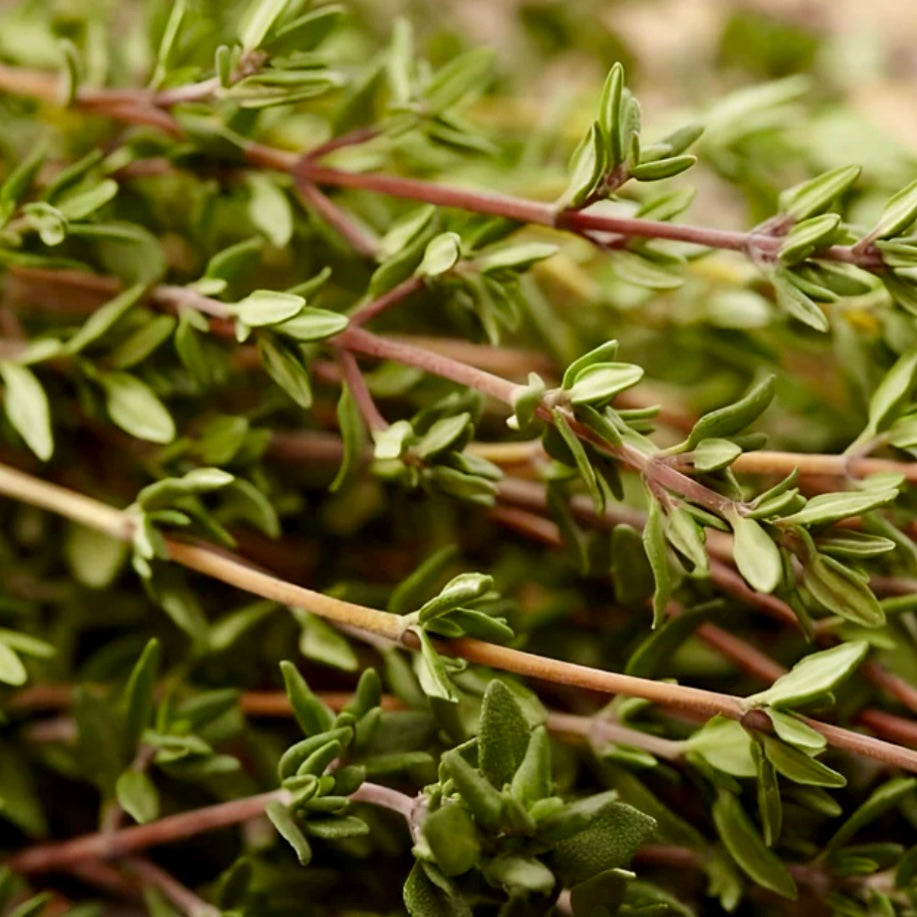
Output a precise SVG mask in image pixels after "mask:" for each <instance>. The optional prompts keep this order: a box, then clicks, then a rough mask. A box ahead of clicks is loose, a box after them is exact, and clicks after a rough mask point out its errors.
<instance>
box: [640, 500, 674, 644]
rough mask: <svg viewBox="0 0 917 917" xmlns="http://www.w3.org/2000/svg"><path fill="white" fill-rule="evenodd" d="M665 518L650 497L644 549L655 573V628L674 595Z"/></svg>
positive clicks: (644, 533)
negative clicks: (667, 549)
mask: <svg viewBox="0 0 917 917" xmlns="http://www.w3.org/2000/svg"><path fill="white" fill-rule="evenodd" d="M665 545H666V538H665V517H664V515H663V510H662V507H661V506H660V505H659V501H658V500H656V499H654V498H653V497H650V501H649V511H648V512H647V515H646V525H645V526H644V528H643V548H644V550H645V551H646V556H647V559H648V560H649V564H650V569H651V570H652V571H653V581H654V582H655V584H656V586H655V589H654V591H653V628H654V629H655V628H656V627H658V626H659V625H660V624H661V623H662V621H664V620H665V611H666V606H667V605H668V603H669V598H670V596H671V594H672V574H671V571H670V570H669V556H668V552H667V551H666V546H665Z"/></svg>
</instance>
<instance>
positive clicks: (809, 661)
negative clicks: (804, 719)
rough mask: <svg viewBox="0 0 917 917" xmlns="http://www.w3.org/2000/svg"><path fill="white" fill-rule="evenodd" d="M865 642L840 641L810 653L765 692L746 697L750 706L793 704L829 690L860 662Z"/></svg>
mask: <svg viewBox="0 0 917 917" xmlns="http://www.w3.org/2000/svg"><path fill="white" fill-rule="evenodd" d="M868 652H869V644H868V643H866V642H865V641H863V640H859V641H851V642H849V643H841V644H838V645H837V646H833V647H831V649H828V650H822V651H821V652H818V653H810V654H809V655H808V656H806V657H804V658H803V659H801V660H800V661H799V662H797V663H796V665H794V666H793V668H792V669H790V671H789V672H787V673H786V675H781V676H780V678H778V679H777V680H776V681H775V682H774V683H773V684H772V685H771V686H770V687H769V688H768V689H767V690H766V691H761V692H760V693H758V694H752V695H751V696H750V697H747V698H746V699H745V700H746V703H747V704H748V705H749V706H750V707H766V706H773V707H796V706H801V705H803V704H805V703H806V702H807V701H809V700H810V699H812V698H815V697H819V696H821V695H823V694H825V693H826V692H827V691H831V690H832V689H833V688H834V687H835V686H836V685H838V684H840V683H841V682H842V681H843V680H844V679H845V678H847V677H849V676H850V675H851V674H852V672H853V671H854V669H856V667H857V666H858V665H859V664H860V663H861V662H862V661H863V659H864V658H865V656H866V654H867V653H868Z"/></svg>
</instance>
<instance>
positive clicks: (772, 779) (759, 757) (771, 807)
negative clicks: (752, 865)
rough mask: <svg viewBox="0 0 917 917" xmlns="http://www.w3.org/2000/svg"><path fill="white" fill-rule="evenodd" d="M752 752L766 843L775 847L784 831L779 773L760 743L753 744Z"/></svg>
mask: <svg viewBox="0 0 917 917" xmlns="http://www.w3.org/2000/svg"><path fill="white" fill-rule="evenodd" d="M751 751H752V757H753V758H754V761H755V769H756V770H757V772H758V783H757V796H758V814H759V815H760V817H761V827H762V828H763V829H764V843H765V844H766V845H767V846H768V847H773V846H774V845H775V844H776V843H777V841H778V840H779V839H780V833H781V831H782V830H783V803H782V802H781V799H780V786H779V784H778V782H777V772H776V771H775V770H774V766H773V764H772V763H771V762H770V761H769V760H768V759H767V758H766V757H765V756H764V753H763V751H762V750H761V746H760V745H759V744H758V742H752V745H751Z"/></svg>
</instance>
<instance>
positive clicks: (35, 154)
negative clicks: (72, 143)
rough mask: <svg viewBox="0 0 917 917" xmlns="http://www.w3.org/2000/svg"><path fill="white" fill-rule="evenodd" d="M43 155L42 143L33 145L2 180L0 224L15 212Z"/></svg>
mask: <svg viewBox="0 0 917 917" xmlns="http://www.w3.org/2000/svg"><path fill="white" fill-rule="evenodd" d="M45 155H46V150H45V146H44V144H43V143H40V144H38V145H36V146H34V147H33V148H32V151H31V153H30V154H29V155H28V156H26V157H25V158H24V159H22V160H20V161H19V163H18V164H17V165H16V167H15V168H14V169H13V170H12V171H11V172H10V173H9V174H8V175H7V176H6V178H5V179H4V180H3V184H2V185H0V225H2V224H3V223H5V222H6V221H7V220H8V219H9V218H10V217H11V216H12V215H13V213H14V212H15V210H16V207H17V206H18V205H19V202H20V201H21V200H22V198H23V197H24V196H25V194H26V192H27V191H28V190H29V187H30V186H31V184H32V182H33V180H34V179H35V176H36V175H37V174H38V170H39V169H40V168H41V167H42V165H43V163H44V161H45Z"/></svg>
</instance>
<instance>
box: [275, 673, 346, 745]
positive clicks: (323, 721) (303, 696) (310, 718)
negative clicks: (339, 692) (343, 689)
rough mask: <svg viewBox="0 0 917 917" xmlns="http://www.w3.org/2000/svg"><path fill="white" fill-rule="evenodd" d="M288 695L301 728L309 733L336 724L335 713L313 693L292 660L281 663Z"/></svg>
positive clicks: (329, 727)
mask: <svg viewBox="0 0 917 917" xmlns="http://www.w3.org/2000/svg"><path fill="white" fill-rule="evenodd" d="M280 671H281V672H282V673H283V681H284V685H285V686H286V692H287V697H289V698H290V704H292V706H293V715H294V716H295V717H296V722H297V723H299V727H300V729H302V731H303V732H304V733H305V734H306V735H307V736H312V735H316V734H317V733H321V732H327V731H328V730H329V729H331V727H332V726H333V725H334V714H332V712H331V710H330V709H329V708H328V707H326V706H325V704H324V703H322V701H321V700H319V698H317V697H316V696H315V694H313V693H312V690H311V689H310V688H309V685H308V684H306V680H305V679H304V678H303V677H302V675H301V674H300V671H299V669H297V668H296V666H295V665H293V663H292V662H288V661H287V660H283V661H282V662H281V663H280Z"/></svg>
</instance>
